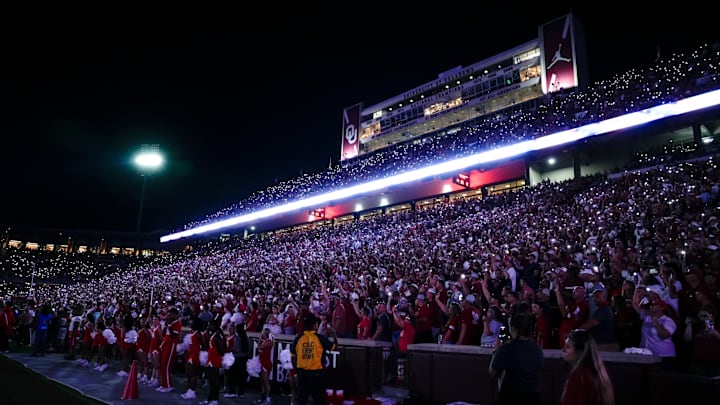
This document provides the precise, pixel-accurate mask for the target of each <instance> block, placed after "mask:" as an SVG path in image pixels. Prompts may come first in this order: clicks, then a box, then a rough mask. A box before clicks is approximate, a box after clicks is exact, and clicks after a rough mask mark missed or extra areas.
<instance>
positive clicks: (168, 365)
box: [155, 307, 182, 392]
mask: <svg viewBox="0 0 720 405" xmlns="http://www.w3.org/2000/svg"><path fill="white" fill-rule="evenodd" d="M165 322H166V326H165V334H164V336H163V341H162V343H160V386H159V387H157V388H156V389H155V391H159V392H170V391H172V390H173V380H172V369H173V366H174V365H175V357H176V356H177V345H178V341H179V340H180V332H181V331H182V323H181V322H180V311H179V310H178V309H177V307H172V308H170V311H169V312H168V314H167V318H165Z"/></svg>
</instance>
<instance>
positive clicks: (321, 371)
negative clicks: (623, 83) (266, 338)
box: [290, 313, 337, 405]
mask: <svg viewBox="0 0 720 405" xmlns="http://www.w3.org/2000/svg"><path fill="white" fill-rule="evenodd" d="M317 328H318V320H317V318H316V317H315V315H313V314H312V313H309V314H307V315H306V316H305V319H304V323H303V330H304V331H303V332H302V333H299V334H297V335H296V336H295V340H294V341H293V344H292V346H291V349H290V352H291V353H292V362H293V367H295V369H296V370H297V377H298V404H299V405H307V403H308V399H309V398H310V397H312V401H313V404H325V401H326V399H327V398H326V395H327V393H326V391H325V389H326V384H327V381H326V377H325V364H328V363H326V360H329V359H328V358H327V356H328V355H327V351H332V350H335V347H337V334H336V333H335V330H334V329H332V327H329V328H328V335H329V336H332V338H333V341H332V342H330V340H329V339H328V338H327V336H325V335H320V334H318V333H317Z"/></svg>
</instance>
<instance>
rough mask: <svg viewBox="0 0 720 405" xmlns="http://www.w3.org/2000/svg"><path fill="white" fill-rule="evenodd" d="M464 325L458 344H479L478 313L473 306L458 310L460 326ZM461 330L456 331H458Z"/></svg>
mask: <svg viewBox="0 0 720 405" xmlns="http://www.w3.org/2000/svg"><path fill="white" fill-rule="evenodd" d="M463 325H464V326H465V336H464V337H463V341H462V342H457V343H458V344H459V345H480V314H479V313H477V311H476V310H475V308H473V307H465V308H463V310H462V311H461V312H460V328H461V329H462V326H463ZM459 332H461V331H458V333H459Z"/></svg>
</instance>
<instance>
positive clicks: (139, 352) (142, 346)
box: [135, 321, 152, 382]
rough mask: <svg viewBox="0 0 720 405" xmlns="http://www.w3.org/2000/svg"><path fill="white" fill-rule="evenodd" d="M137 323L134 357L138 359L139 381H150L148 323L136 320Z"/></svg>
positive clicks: (150, 336)
mask: <svg viewBox="0 0 720 405" xmlns="http://www.w3.org/2000/svg"><path fill="white" fill-rule="evenodd" d="M137 324H138V325H139V330H138V337H137V342H136V344H135V357H136V358H137V361H138V366H139V367H138V368H139V370H138V374H139V375H140V379H139V380H138V381H140V382H146V381H150V378H151V375H150V374H151V373H152V369H151V368H150V367H148V364H149V363H148V355H149V353H150V339H151V338H152V335H151V334H150V324H149V323H148V322H147V321H138V322H137Z"/></svg>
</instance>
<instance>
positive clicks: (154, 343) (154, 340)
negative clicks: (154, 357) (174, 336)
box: [148, 326, 162, 352]
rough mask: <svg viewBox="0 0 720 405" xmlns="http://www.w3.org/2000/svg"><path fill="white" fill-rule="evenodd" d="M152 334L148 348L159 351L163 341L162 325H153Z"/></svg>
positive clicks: (151, 350)
mask: <svg viewBox="0 0 720 405" xmlns="http://www.w3.org/2000/svg"><path fill="white" fill-rule="evenodd" d="M150 336H151V337H150V347H149V348H148V350H149V351H150V352H154V351H159V350H160V343H161V342H162V329H160V326H158V327H151V328H150Z"/></svg>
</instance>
